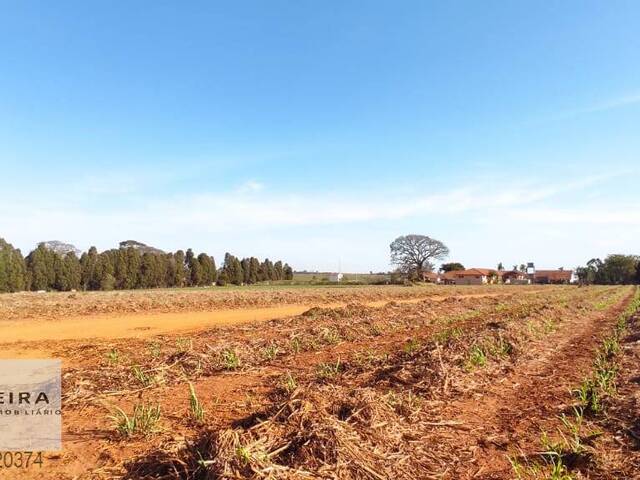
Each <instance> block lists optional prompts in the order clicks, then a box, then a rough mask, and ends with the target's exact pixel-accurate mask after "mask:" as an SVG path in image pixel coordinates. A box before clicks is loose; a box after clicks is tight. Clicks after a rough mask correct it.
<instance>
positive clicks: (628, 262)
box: [576, 254, 640, 285]
mask: <svg viewBox="0 0 640 480" xmlns="http://www.w3.org/2000/svg"><path fill="white" fill-rule="evenodd" d="M576 275H577V276H578V281H579V282H580V283H581V284H583V285H590V284H600V285H627V284H637V283H640V256H638V255H621V254H615V255H609V256H607V257H606V258H605V259H604V261H603V260H600V259H599V258H592V259H591V260H589V261H588V262H587V265H586V266H584V267H578V268H577V269H576Z"/></svg>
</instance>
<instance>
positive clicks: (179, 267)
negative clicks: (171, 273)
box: [173, 250, 186, 287]
mask: <svg viewBox="0 0 640 480" xmlns="http://www.w3.org/2000/svg"><path fill="white" fill-rule="evenodd" d="M173 258H174V259H175V262H176V273H175V277H174V280H173V284H174V285H175V286H176V287H184V285H185V281H186V273H185V268H186V267H185V263H184V262H185V258H184V252H183V251H182V250H178V251H177V252H176V253H175V255H174V256H173Z"/></svg>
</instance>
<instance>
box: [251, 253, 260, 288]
mask: <svg viewBox="0 0 640 480" xmlns="http://www.w3.org/2000/svg"><path fill="white" fill-rule="evenodd" d="M259 270H260V262H259V261H258V259H257V258H256V257H251V258H250V259H249V283H251V284H253V283H257V282H258V273H259Z"/></svg>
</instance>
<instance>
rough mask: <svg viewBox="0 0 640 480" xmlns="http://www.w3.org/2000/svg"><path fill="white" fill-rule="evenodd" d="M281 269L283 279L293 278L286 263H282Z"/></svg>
mask: <svg viewBox="0 0 640 480" xmlns="http://www.w3.org/2000/svg"><path fill="white" fill-rule="evenodd" d="M282 271H283V273H284V279H285V280H293V269H292V268H291V267H290V266H289V264H288V263H285V264H284V267H282Z"/></svg>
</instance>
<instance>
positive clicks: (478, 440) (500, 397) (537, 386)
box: [442, 293, 632, 480]
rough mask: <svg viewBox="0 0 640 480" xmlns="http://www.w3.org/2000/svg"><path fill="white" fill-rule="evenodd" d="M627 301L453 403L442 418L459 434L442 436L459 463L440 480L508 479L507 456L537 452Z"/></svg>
mask: <svg viewBox="0 0 640 480" xmlns="http://www.w3.org/2000/svg"><path fill="white" fill-rule="evenodd" d="M631 297H632V293H629V294H628V295H625V297H624V298H623V299H622V300H620V301H619V302H618V303H617V304H616V305H615V306H614V307H613V308H610V309H609V310H608V311H607V312H606V313H604V314H595V315H586V316H579V317H577V318H573V319H571V320H570V321H569V322H565V323H564V324H563V325H562V326H561V327H560V328H559V329H558V330H557V331H556V332H555V333H554V334H553V336H552V337H547V338H545V339H542V340H541V341H538V342H536V344H531V348H530V350H529V352H527V354H526V355H527V356H526V358H525V359H523V360H524V361H522V360H521V361H519V362H518V363H516V365H515V366H514V369H513V370H512V372H511V373H509V374H507V375H506V376H505V377H503V378H501V379H498V378H495V379H494V382H493V383H492V384H491V385H490V386H489V387H488V388H487V389H486V390H484V391H483V392H476V393H475V395H473V396H472V397H465V398H464V399H460V400H453V401H452V402H451V403H450V404H449V405H448V406H447V408H446V409H445V410H444V411H443V413H442V417H443V418H447V419H450V420H452V421H455V422H461V423H462V424H463V425H464V428H463V429H460V430H456V431H454V432H447V434H446V440H445V441H446V442H448V443H450V444H451V446H452V448H455V449H456V450H458V451H459V452H460V454H459V456H458V458H460V462H459V463H458V465H456V466H454V467H453V469H452V470H451V471H449V473H448V474H447V475H449V476H445V478H456V479H472V478H473V479H487V480H489V479H492V480H493V479H511V478H513V472H512V469H511V465H510V464H509V461H508V458H507V455H508V454H512V453H514V452H517V451H519V450H522V451H535V450H538V449H539V448H540V435H541V432H542V431H544V430H545V426H546V425H547V424H548V423H549V422H550V421H551V422H553V421H554V420H557V416H558V415H560V414H561V413H563V411H564V410H565V409H566V407H567V406H568V404H569V403H571V395H570V389H571V388H573V387H575V386H576V385H577V384H578V383H579V381H580V379H581V378H582V377H583V376H584V374H585V373H586V372H587V371H589V370H590V369H591V366H592V362H593V358H594V354H595V350H596V349H597V347H598V346H599V343H600V342H601V340H602V339H603V337H605V336H606V334H607V333H608V332H609V331H610V330H611V328H613V325H614V324H615V322H616V319H617V317H618V315H619V314H620V313H621V312H622V311H623V310H624V307H625V306H626V305H627V303H628V302H629V300H630V299H631ZM549 340H551V341H549ZM550 428H553V427H550ZM548 430H549V429H547V431H548ZM451 475H453V476H451Z"/></svg>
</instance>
